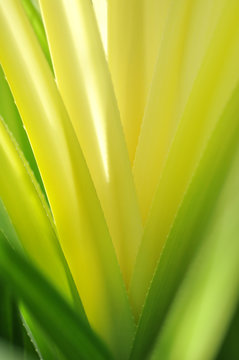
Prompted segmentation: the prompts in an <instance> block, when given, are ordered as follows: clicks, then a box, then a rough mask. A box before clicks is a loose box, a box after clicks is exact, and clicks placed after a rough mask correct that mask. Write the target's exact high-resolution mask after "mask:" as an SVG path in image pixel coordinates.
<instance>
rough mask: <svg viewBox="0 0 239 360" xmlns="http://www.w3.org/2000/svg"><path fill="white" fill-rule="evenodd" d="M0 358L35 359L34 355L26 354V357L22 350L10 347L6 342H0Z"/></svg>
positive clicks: (15, 359)
mask: <svg viewBox="0 0 239 360" xmlns="http://www.w3.org/2000/svg"><path fill="white" fill-rule="evenodd" d="M0 359H3V360H35V357H33V356H28V357H27V358H26V356H25V354H24V353H23V351H21V350H19V349H18V348H14V349H13V348H12V346H11V345H10V344H8V343H7V342H3V341H1V342H0Z"/></svg>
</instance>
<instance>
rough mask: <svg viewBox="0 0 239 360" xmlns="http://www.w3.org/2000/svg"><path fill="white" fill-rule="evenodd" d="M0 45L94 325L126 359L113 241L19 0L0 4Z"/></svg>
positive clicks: (123, 305)
mask: <svg viewBox="0 0 239 360" xmlns="http://www.w3.org/2000/svg"><path fill="white" fill-rule="evenodd" d="M0 47H1V49H2V51H1V52H0V61H1V63H2V66H3V68H4V72H5V74H6V76H7V79H8V82H9V84H10V87H11V89H12V92H13V95H14V98H15V101H16V103H17V106H18V109H19V112H20V114H21V117H22V120H23V122H24V125H25V127H26V129H27V133H28V136H29V139H30V141H31V145H32V148H33V151H34V155H35V157H36V160H37V163H38V166H39V170H40V172H41V175H42V179H43V182H44V186H45V189H46V193H47V196H48V200H49V203H50V207H51V211H52V214H53V218H54V222H55V226H56V229H57V234H58V238H59V241H60V244H61V247H62V250H63V252H64V255H65V258H66V261H67V263H68V265H69V268H70V271H71V273H72V276H73V279H74V281H75V284H76V287H77V289H78V292H79V294H80V297H81V299H82V303H83V306H84V308H85V311H86V313H87V317H88V319H89V322H90V324H91V326H92V327H93V328H94V329H95V330H96V331H97V332H98V333H100V334H101V335H102V337H104V339H105V340H106V342H107V344H109V345H110V346H111V349H112V350H113V351H114V353H115V355H117V356H119V357H120V356H121V354H122V353H123V354H128V353H129V349H130V346H131V342H132V336H133V332H134V329H135V324H134V321H133V318H132V314H131V309H130V305H129V301H128V297H127V293H126V289H125V285H124V282H123V278H122V274H121V271H120V268H119V266H118V262H117V258H116V254H115V249H114V246H113V244H112V239H111V237H110V234H109V231H108V227H107V224H106V222H105V218H104V214H103V211H102V208H101V205H100V202H99V199H98V197H97V194H96V192H95V188H94V185H93V182H92V179H91V177H90V174H89V170H88V168H87V165H86V163H85V159H84V157H83V154H82V151H81V148H80V145H79V142H78V139H77V137H76V134H75V132H74V129H73V127H72V124H71V122H70V119H69V117H68V114H67V111H66V109H65V107H64V104H63V102H62V98H61V96H60V94H59V91H58V89H57V85H56V82H55V79H54V78H53V76H52V73H51V72H50V69H49V66H48V64H47V62H46V60H45V58H44V55H43V53H42V51H41V48H40V46H39V44H38V42H37V40H36V37H35V34H34V33H33V30H32V28H31V26H30V24H29V22H28V20H27V18H26V15H25V13H24V11H23V9H22V6H21V4H20V3H19V1H15V0H8V1H4V2H2V1H0ZM23 54H24V55H23ZM32 239H34V234H33V238H32ZM99 302H100V304H101V305H102V306H101V307H100V309H99V306H98V303H99Z"/></svg>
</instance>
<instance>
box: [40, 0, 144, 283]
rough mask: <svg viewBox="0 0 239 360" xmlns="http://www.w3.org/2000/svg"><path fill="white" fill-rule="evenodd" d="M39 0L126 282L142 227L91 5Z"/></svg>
mask: <svg viewBox="0 0 239 360" xmlns="http://www.w3.org/2000/svg"><path fill="white" fill-rule="evenodd" d="M40 4H41V9H42V13H43V18H44V22H45V26H46V31H47V36H48V39H49V44H50V48H51V54H52V59H53V65H54V70H55V74H56V79H57V84H58V87H59V91H60V93H61V95H62V98H63V101H64V104H65V106H66V109H67V111H68V114H69V116H70V119H71V121H72V124H73V126H74V129H75V132H76V135H77V137H78V140H79V143H80V145H81V148H82V151H83V154H84V156H85V159H86V163H87V165H88V167H89V171H90V174H91V176H92V180H93V182H94V184H95V188H96V192H97V194H98V197H99V200H100V203H101V206H102V209H103V211H104V215H105V219H106V222H107V225H108V228H109V232H110V234H111V238H112V241H113V243H114V246H115V249H116V253H117V255H118V260H119V264H120V267H121V270H122V273H123V275H124V279H125V281H126V283H127V284H128V283H129V279H130V277H131V275H132V270H133V266H134V263H135V258H136V254H137V250H138V247H139V242H140V240H141V235H142V226H141V219H140V214H139V209H138V203H137V199H136V193H135V188H134V184H133V178H132V173H131V167H130V163H129V159H128V154H127V148H126V145H125V141H124V136H123V131H122V128H121V123H120V116H119V111H118V108H117V104H116V100H115V96H114V91H113V86H112V83H111V79H110V74H109V70H108V67H107V63H106V59H105V54H104V51H103V47H102V43H101V39H100V35H99V32H98V29H97V23H96V19H95V16H94V10H93V7H92V4H91V3H90V1H88V0H81V1H78V0H71V1H67V0H52V1H48V0H40ZM56 11H57V18H56V17H55V12H56ZM79 39H80V40H79ZM65 53H67V54H68V55H67V56H65ZM119 204H120V206H119Z"/></svg>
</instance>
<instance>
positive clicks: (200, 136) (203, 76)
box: [131, 1, 239, 313]
mask: <svg viewBox="0 0 239 360" xmlns="http://www.w3.org/2000/svg"><path fill="white" fill-rule="evenodd" d="M224 10H225V11H224V12H223V14H222V16H221V18H220V21H219V23H218V25H217V27H216V29H215V33H214V36H213V38H212V41H211V43H210V47H209V48H208V51H207V54H206V56H205V59H204V61H203V64H202V67H201V70H200V72H199V74H198V77H197V80H196V81H195V83H194V87H193V89H192V91H191V95H190V98H189V100H188V103H187V106H186V108H185V111H184V113H183V115H182V118H181V120H180V124H179V127H178V130H177V133H176V135H175V138H174V141H173V143H172V146H171V148H170V151H169V153H168V158H167V161H166V163H165V167H164V169H163V172H162V175H161V178H160V181H159V184H158V188H157V191H156V194H155V197H154V201H153V205H152V208H151V211H150V214H149V218H148V221H147V224H146V226H145V231H144V236H143V239H142V243H141V246H140V249H139V253H138V256H137V260H136V265H135V271H134V275H133V280H132V287H131V294H132V297H133V298H134V299H133V306H134V307H135V308H136V311H137V312H138V313H139V311H140V310H141V308H142V304H143V302H144V298H145V295H146V293H147V291H148V287H149V284H150V282H151V280H152V276H153V273H154V271H155V267H156V264H157V262H158V260H159V257H160V254H161V251H162V249H163V248H164V246H165V242H166V239H167V237H168V235H169V233H170V230H171V228H172V225H173V223H174V221H175V218H177V212H178V209H179V208H180V205H181V203H182V202H183V201H184V196H185V193H186V192H187V189H188V186H189V184H190V182H191V180H192V177H193V176H194V172H195V170H196V168H197V165H198V162H199V161H200V158H201V156H202V154H203V153H204V150H205V148H206V145H207V142H208V139H209V138H210V136H211V134H212V132H213V131H214V129H215V128H216V126H217V123H218V120H219V119H220V116H221V114H222V113H223V111H224V108H225V107H226V106H227V102H228V101H229V99H230V96H231V95H232V93H233V90H234V88H235V87H236V86H237V83H238V81H239V72H238V71H237V68H238V61H239V40H238V39H239V29H238V21H239V3H238V2H234V1H233V2H230V4H229V3H228V2H227V6H226V9H224ZM225 29H226V31H225ZM231 121H232V122H233V121H235V122H236V121H237V120H236V119H233V118H232V119H231ZM223 136H224V135H222V137H223ZM221 141H222V140H221V139H220V138H219V140H218V143H220V142H221ZM213 161H214V160H212V162H213ZM198 189H200V185H199V188H198Z"/></svg>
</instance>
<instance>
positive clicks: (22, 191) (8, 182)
mask: <svg viewBox="0 0 239 360" xmlns="http://www.w3.org/2000/svg"><path fill="white" fill-rule="evenodd" d="M0 162H1V168H2V171H1V173H0V197H1V198H2V201H3V202H4V206H5V207H6V210H7V213H8V215H9V216H10V219H11V221H10V220H9V218H8V216H6V211H5V213H4V211H3V210H4V208H3V206H2V207H0V210H1V209H2V214H0V215H2V217H1V219H0V229H1V228H3V231H4V233H5V234H6V236H8V238H9V239H10V241H11V243H12V242H14V244H13V245H14V247H16V246H18V247H19V241H20V243H21V246H22V250H23V249H24V250H25V252H26V253H27V254H28V256H29V257H30V258H31V259H32V260H34V261H35V263H36V264H37V266H39V267H40V268H41V269H42V271H44V273H45V274H47V276H48V277H49V279H51V281H52V282H53V283H54V284H55V285H56V286H57V287H58V288H59V289H60V291H62V293H63V294H64V295H65V296H66V297H67V298H68V299H72V295H73V298H74V299H75V298H76V296H75V295H74V294H75V292H76V290H74V289H75V286H74V285H73V284H72V283H73V281H72V280H70V276H69V275H68V273H69V269H68V266H67V264H66V261H65V259H64V256H63V253H62V250H61V248H60V246H59V242H58V239H57V236H56V232H55V227H54V224H53V221H52V215H51V213H50V211H49V208H48V205H47V203H46V202H45V199H44V197H43V195H42V193H41V191H40V188H39V186H38V184H37V182H36V180H35V178H34V175H33V173H32V172H31V169H30V168H29V166H28V164H27V163H26V161H25V159H24V156H23V154H22V153H21V151H20V149H19V148H18V146H17V144H16V142H15V140H14V139H13V138H12V137H11V135H10V134H9V132H8V130H7V128H6V126H5V125H4V122H2V121H1V119H0ZM13 189H14V191H13ZM16 194H17V203H16ZM16 204H17V206H16ZM0 205H1V204H0ZM26 219H27V223H26ZM11 222H12V223H11ZM12 224H13V225H14V229H15V230H13V226H12ZM14 231H15V232H16V233H17V236H16V234H14ZM67 269H68V270H67ZM77 297H78V296H77ZM81 312H82V313H83V310H82V311H81Z"/></svg>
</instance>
